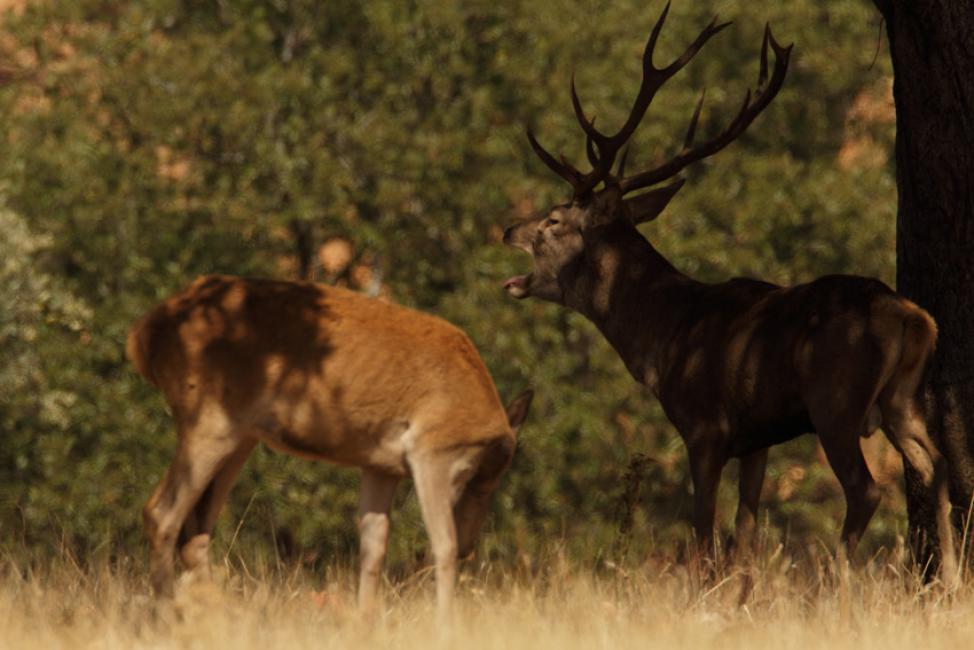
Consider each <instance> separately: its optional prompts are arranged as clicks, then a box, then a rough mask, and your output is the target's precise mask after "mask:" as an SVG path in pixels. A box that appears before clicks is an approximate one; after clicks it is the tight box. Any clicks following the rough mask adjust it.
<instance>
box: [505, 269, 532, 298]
mask: <svg viewBox="0 0 974 650" xmlns="http://www.w3.org/2000/svg"><path fill="white" fill-rule="evenodd" d="M530 286H531V274H530V273H528V274H527V275H515V276H514V277H511V278H508V279H506V280H504V289H506V290H507V293H509V294H510V295H512V296H514V297H515V298H518V299H520V298H527V297H528V288H529V287H530Z"/></svg>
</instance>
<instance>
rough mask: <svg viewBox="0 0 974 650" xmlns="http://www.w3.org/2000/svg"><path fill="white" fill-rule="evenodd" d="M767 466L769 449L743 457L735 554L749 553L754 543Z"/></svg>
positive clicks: (736, 519)
mask: <svg viewBox="0 0 974 650" xmlns="http://www.w3.org/2000/svg"><path fill="white" fill-rule="evenodd" d="M767 466H768V450H767V449H759V450H758V451H754V452H751V453H750V454H747V455H746V456H742V457H741V471H740V481H739V486H738V495H739V502H738V506H737V516H736V517H735V518H734V551H735V555H738V554H742V553H743V554H747V553H749V552H750V551H751V549H752V547H753V545H754V531H755V528H756V527H757V515H758V503H759V502H760V500H761V487H762V485H763V484H764V473H765V470H766V468H767Z"/></svg>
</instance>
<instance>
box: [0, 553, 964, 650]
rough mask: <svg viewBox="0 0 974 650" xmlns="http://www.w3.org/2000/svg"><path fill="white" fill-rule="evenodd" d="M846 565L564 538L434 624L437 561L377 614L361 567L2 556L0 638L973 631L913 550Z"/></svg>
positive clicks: (194, 640) (807, 637) (285, 643)
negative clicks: (368, 614)
mask: <svg viewBox="0 0 974 650" xmlns="http://www.w3.org/2000/svg"><path fill="white" fill-rule="evenodd" d="M863 564H864V566H862V567H859V568H857V569H855V570H853V571H852V572H851V573H849V574H845V573H844V572H839V571H836V570H835V563H834V562H832V561H831V560H830V559H829V555H828V553H827V552H825V551H824V550H821V551H820V550H815V549H813V550H810V551H808V552H805V553H803V554H802V555H801V557H799V558H794V557H788V556H787V555H786V554H784V553H782V552H781V550H780V549H778V550H772V551H769V552H766V553H763V554H761V555H760V556H759V558H758V559H757V560H756V561H755V563H754V564H753V566H751V567H750V568H748V569H744V568H736V569H728V570H726V571H724V572H723V574H722V575H720V576H718V577H716V578H713V577H711V578H706V579H705V578H701V577H700V575H699V572H697V571H695V570H693V569H688V568H687V567H686V566H685V565H683V564H678V563H668V562H662V561H656V560H653V561H648V562H647V563H646V564H644V565H642V566H639V567H634V568H631V569H629V570H625V571H624V570H621V569H619V568H617V567H613V566H612V565H611V563H607V564H605V563H604V564H603V565H602V566H600V567H598V568H597V569H593V568H583V567H578V566H573V565H571V564H570V563H569V562H567V561H565V560H564V559H562V558H560V557H559V555H558V553H557V552H553V553H552V554H551V557H549V558H546V559H545V560H544V561H542V562H538V563H536V564H535V566H536V567H540V568H534V569H532V570H530V571H529V570H527V569H524V568H516V567H515V568H507V569H503V568H501V567H496V566H491V565H487V564H480V565H475V566H473V567H469V566H468V567H467V570H466V571H465V573H464V574H463V576H462V578H461V580H460V585H459V594H460V598H459V607H458V616H457V621H456V624H455V625H454V626H453V628H452V629H451V630H449V631H447V630H444V629H443V628H442V627H439V626H437V624H436V622H435V621H436V617H435V609H434V606H433V599H432V589H431V587H432V576H431V574H430V571H429V570H426V569H424V570H420V571H417V572H416V573H415V574H413V575H411V576H407V577H405V578H404V579H402V580H400V581H398V582H397V583H395V584H387V585H385V589H384V605H383V608H382V611H381V612H379V613H378V614H377V615H376V616H375V617H372V618H370V619H368V620H365V619H363V618H361V617H360V616H359V615H358V614H357V612H356V610H355V607H354V602H355V597H354V590H353V589H352V588H351V585H352V584H353V582H354V579H353V577H354V576H353V572H352V570H351V569H348V568H346V569H342V570H335V571H333V572H332V574H333V575H331V576H330V577H329V578H326V579H320V578H313V577H311V576H310V575H309V574H308V573H306V572H304V571H302V570H287V569H286V568H284V567H277V568H256V569H255V568H248V567H247V566H245V565H244V564H243V563H242V562H235V563H234V566H233V568H230V567H229V564H225V566H223V567H222V568H221V569H219V570H218V571H217V573H218V574H219V578H218V579H217V580H216V581H215V582H214V583H212V584H203V583H196V584H193V583H189V582H185V581H184V582H182V583H181V584H180V587H179V588H178V590H177V596H176V599H175V601H173V602H172V603H170V604H164V605H158V604H156V603H154V602H153V601H152V600H151V599H150V598H149V597H148V593H149V590H148V584H147V580H146V577H145V574H144V571H143V569H142V567H141V566H137V565H136V563H126V564H125V565H123V566H115V567H110V566H109V565H107V564H103V565H102V566H101V567H96V568H90V569H81V568H80V567H79V565H78V564H77V563H76V562H74V561H73V560H71V559H70V558H66V559H62V560H60V561H57V562H55V563H54V564H52V565H50V566H48V567H46V568H43V569H31V570H24V569H23V568H22V567H18V566H17V565H16V564H15V563H14V562H13V561H6V562H5V563H3V565H2V570H3V575H2V579H0V621H5V623H4V624H3V625H0V648H25V649H31V648H235V649H240V650H245V649H248V648H254V649H257V648H260V649H264V648H272V647H277V648H359V647H381V648H429V647H444V648H446V647H460V646H462V647H464V648H504V649H507V648H642V649H644V648H699V647H718V648H775V649H779V648H828V649H830V650H835V649H837V648H838V649H842V648H855V649H856V650H869V649H871V648H876V649H882V650H896V649H898V648H903V649H907V648H908V649H910V650H917V649H919V648H923V649H925V650H926V649H930V648H951V649H956V648H965V647H972V644H974V590H972V588H971V585H970V584H968V585H967V586H965V587H964V588H963V589H962V590H961V591H960V592H958V593H955V594H954V595H952V596H949V597H948V596H946V595H945V594H944V593H943V592H942V591H941V590H940V589H939V588H938V587H937V585H936V584H934V585H931V586H926V587H925V586H923V585H922V584H921V583H920V582H919V581H918V580H917V579H916V577H915V575H914V574H913V573H912V571H911V570H910V569H909V568H908V563H907V562H906V559H905V554H904V553H903V552H902V551H900V552H892V553H889V554H888V555H887V556H885V557H874V558H872V559H871V560H869V561H868V562H865V563H863Z"/></svg>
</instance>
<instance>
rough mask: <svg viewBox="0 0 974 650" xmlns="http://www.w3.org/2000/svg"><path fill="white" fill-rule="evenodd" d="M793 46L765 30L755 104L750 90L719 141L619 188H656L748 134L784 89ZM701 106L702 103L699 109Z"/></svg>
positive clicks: (624, 181)
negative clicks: (769, 57)
mask: <svg viewBox="0 0 974 650" xmlns="http://www.w3.org/2000/svg"><path fill="white" fill-rule="evenodd" d="M769 43H770V45H771V49H772V50H774V54H775V61H774V70H773V71H772V72H771V79H770V80H768V83H767V86H766V87H762V86H763V82H764V81H765V80H767V45H768V44H769ZM792 47H793V45H789V46H787V47H782V46H781V45H779V44H778V42H777V41H776V40H775V39H774V35H773V34H772V33H771V28H770V26H767V27H766V28H765V37H764V41H763V43H762V47H761V70H760V72H759V75H758V89H757V91H756V92H755V93H754V95H753V98H754V103H753V104H752V103H751V99H752V95H751V91H750V90H748V91H747V93H746V95H745V97H744V103H743V104H742V106H741V109H740V110H739V111H738V112H737V115H736V116H735V117H734V119H733V120H731V123H730V124H729V125H728V126H727V128H725V129H724V130H723V131H722V132H721V133H720V134H719V135H717V136H716V137H715V138H713V139H711V140H708V141H707V142H705V143H703V144H702V145H700V146H699V147H695V148H692V149H687V148H686V147H685V148H684V151H682V152H681V153H680V154H679V155H677V156H676V157H675V158H673V159H672V160H670V161H669V162H666V163H664V164H662V165H660V166H659V167H656V168H655V169H650V170H647V171H644V172H641V173H639V174H636V175H634V176H632V177H630V178H625V179H622V180H621V181H620V182H619V186H620V188H621V189H622V192H623V194H625V193H627V192H632V191H634V190H637V189H640V188H643V187H648V186H650V185H655V184H656V183H659V182H661V181H664V180H666V179H668V178H671V177H673V176H675V175H676V174H677V173H679V172H680V170H682V169H683V168H684V167H686V166H687V165H689V164H691V163H694V162H696V161H698V160H701V159H702V158H706V157H707V156H711V155H713V154H715V153H717V152H718V151H720V150H721V149H723V148H724V147H726V146H727V145H729V144H730V143H731V142H733V141H734V140H735V139H736V138H737V137H738V136H740V135H741V134H742V133H744V131H745V130H746V129H747V127H748V126H750V124H751V122H753V121H754V119H755V118H756V117H757V116H758V115H760V114H761V111H763V110H764V109H765V108H766V107H767V106H768V104H770V103H771V100H773V99H774V98H775V96H776V95H777V94H778V91H779V90H781V86H782V84H783V83H784V80H785V73H786V72H787V71H788V59H789V56H790V55H791V50H792ZM699 106H700V104H698V108H699ZM696 121H697V117H696V114H695V115H694V118H693V119H692V120H691V130H693V129H694V128H695V127H696ZM689 136H690V134H689V133H688V137H689Z"/></svg>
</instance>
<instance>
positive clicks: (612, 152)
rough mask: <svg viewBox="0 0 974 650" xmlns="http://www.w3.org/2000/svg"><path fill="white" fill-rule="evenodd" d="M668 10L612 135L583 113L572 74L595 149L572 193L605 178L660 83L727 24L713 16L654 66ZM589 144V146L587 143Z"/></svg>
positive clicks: (578, 114)
mask: <svg viewBox="0 0 974 650" xmlns="http://www.w3.org/2000/svg"><path fill="white" fill-rule="evenodd" d="M669 11H670V3H669V2H667V3H666V6H665V7H664V8H663V11H662V13H661V14H660V16H659V18H658V19H657V20H656V24H655V25H654V26H653V30H652V32H650V35H649V40H647V41H646V47H645V49H644V50H643V78H642V82H641V83H640V86H639V92H638V93H637V94H636V99H635V101H634V102H633V106H632V109H631V110H630V111H629V117H628V118H627V119H626V122H625V124H623V125H622V128H620V129H619V131H617V132H616V133H615V134H614V135H612V136H608V135H606V134H604V133H602V132H600V131H599V130H598V129H596V128H595V120H594V119H592V120H589V119H588V118H587V117H586V116H585V111H584V109H583V108H582V103H581V101H580V100H579V98H578V93H577V91H576V89H575V76H574V75H572V81H571V96H572V108H573V109H574V110H575V117H576V118H577V119H578V123H579V124H580V125H581V127H582V130H583V131H584V132H585V135H586V137H587V138H589V139H590V140H591V142H592V143H593V144H594V146H595V147H597V148H598V154H597V158H598V161H599V162H598V164H597V165H596V164H594V163H593V167H594V169H593V170H592V171H591V172H589V173H588V174H585V175H584V177H583V178H582V182H581V183H580V184H579V185H576V186H575V196H576V197H579V196H583V195H585V194H587V193H588V192H590V191H591V190H592V189H594V188H595V186H596V185H598V184H599V183H600V182H602V181H604V180H606V179H607V178H608V176H609V174H610V172H611V171H612V165H613V163H614V162H615V157H616V155H617V154H618V152H619V149H620V148H621V147H622V145H624V144H625V143H626V142H627V141H628V140H629V138H630V137H631V136H632V134H633V133H634V132H635V131H636V128H637V127H638V126H639V123H640V122H641V121H642V119H643V116H644V115H645V114H646V110H647V109H648V108H649V105H650V103H652V101H653V97H655V95H656V92H657V91H658V90H659V89H660V88H661V87H662V86H663V84H664V83H666V81H667V80H668V79H669V78H670V77H672V76H673V75H674V74H676V73H677V72H679V71H680V69H682V68H683V66H685V65H686V64H687V63H689V62H690V60H691V59H692V58H693V57H694V56H695V55H696V54H697V52H699V51H700V48H702V47H703V45H704V44H705V43H706V42H707V41H708V40H709V39H710V38H711V37H712V36H713V35H714V34H716V33H717V32H719V31H720V30H722V29H724V28H725V27H727V26H728V25H730V23H729V22H728V23H718V22H717V17H716V16H714V18H713V20H711V21H710V24H708V25H707V26H706V27H705V28H704V29H703V31H701V32H700V34H699V35H697V38H696V39H694V41H693V43H691V44H690V45H689V46H688V47H687V49H686V50H685V51H684V52H683V54H681V55H680V56H679V57H678V58H677V59H676V60H674V61H673V62H672V63H670V64H669V65H668V66H666V67H665V68H657V67H656V65H655V64H654V63H653V52H654V51H655V49H656V42H657V40H658V39H659V35H660V32H661V31H662V28H663V23H664V22H665V21H666V16H667V14H668V13H669ZM586 146H587V147H588V146H589V145H588V144H586ZM589 161H590V162H591V161H592V156H589Z"/></svg>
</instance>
